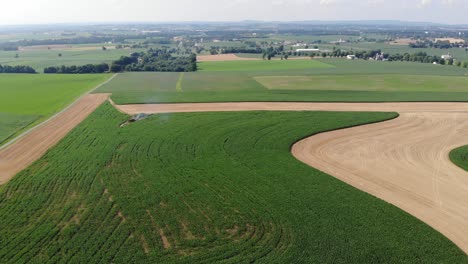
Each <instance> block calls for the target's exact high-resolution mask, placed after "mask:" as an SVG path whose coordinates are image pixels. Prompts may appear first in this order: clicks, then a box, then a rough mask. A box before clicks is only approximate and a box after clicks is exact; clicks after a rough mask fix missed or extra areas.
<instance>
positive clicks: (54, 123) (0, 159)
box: [0, 94, 109, 184]
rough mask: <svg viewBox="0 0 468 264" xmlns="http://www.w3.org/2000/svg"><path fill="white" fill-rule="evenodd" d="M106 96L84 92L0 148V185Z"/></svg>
mask: <svg viewBox="0 0 468 264" xmlns="http://www.w3.org/2000/svg"><path fill="white" fill-rule="evenodd" d="M108 97H109V95H108V94H88V95H85V96H83V97H82V98H81V99H79V100H78V101H77V102H76V103H75V104H73V105H72V106H71V107H69V108H68V109H66V110H65V111H64V112H61V113H60V114H58V115H57V116H55V117H53V118H52V119H51V120H49V121H48V122H46V123H44V124H43V125H41V126H39V127H37V128H36V129H34V130H32V131H31V132H30V133H28V134H27V135H25V136H24V137H22V138H21V139H19V140H18V141H16V142H14V143H13V144H10V145H6V146H5V147H4V148H3V149H0V184H4V183H6V182H8V181H9V180H10V179H11V178H12V177H13V176H14V175H15V174H17V173H18V172H20V171H21V170H23V169H25V168H26V167H28V166H29V165H31V164H32V163H33V162H34V161H36V160H37V159H39V158H40V157H41V156H42V155H44V153H46V151H47V150H49V149H50V148H51V147H53V146H54V145H55V144H57V142H59V141H60V140H61V139H62V138H63V137H65V136H66V135H67V134H68V132H70V131H71V130H72V129H73V128H74V127H75V126H77V125H78V124H79V123H81V122H82V121H83V120H84V119H85V118H86V117H87V116H88V115H89V114H91V113H92V112H93V111H94V110H96V108H97V107H98V106H99V105H101V104H102V103H103V102H104V101H105V100H107V98H108Z"/></svg>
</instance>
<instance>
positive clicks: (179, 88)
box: [176, 72, 185, 93]
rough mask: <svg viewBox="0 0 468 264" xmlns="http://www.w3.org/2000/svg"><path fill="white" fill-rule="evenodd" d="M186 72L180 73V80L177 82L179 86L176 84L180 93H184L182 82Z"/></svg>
mask: <svg viewBox="0 0 468 264" xmlns="http://www.w3.org/2000/svg"><path fill="white" fill-rule="evenodd" d="M184 74H185V73H184V72H181V73H180V76H179V79H178V80H177V84H176V90H177V92H178V93H181V92H183V90H182V81H183V80H184Z"/></svg>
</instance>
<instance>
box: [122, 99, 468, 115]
mask: <svg viewBox="0 0 468 264" xmlns="http://www.w3.org/2000/svg"><path fill="white" fill-rule="evenodd" d="M115 107H116V108H117V109H119V110H120V111H122V112H124V113H128V114H139V113H146V114H158V113H184V112H226V111H257V110H258V111H262V110H265V111H375V112H399V113H402V112H462V111H467V112H468V103H284V102H278V103H275V102H246V103H193V104H136V105H115Z"/></svg>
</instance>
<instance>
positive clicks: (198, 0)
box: [0, 0, 468, 25]
mask: <svg viewBox="0 0 468 264" xmlns="http://www.w3.org/2000/svg"><path fill="white" fill-rule="evenodd" d="M239 20H275V21H298V20H405V21H424V22H442V23H451V24H468V0H78V1H77V0H0V25H11V24H38V23H39V24H47V23H63V22H122V21H124V22H126V21H132V22H140V21H146V22H153V21H154V22H164V21H239Z"/></svg>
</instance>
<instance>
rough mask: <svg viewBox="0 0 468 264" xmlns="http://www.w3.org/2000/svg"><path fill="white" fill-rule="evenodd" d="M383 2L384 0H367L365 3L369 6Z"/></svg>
mask: <svg viewBox="0 0 468 264" xmlns="http://www.w3.org/2000/svg"><path fill="white" fill-rule="evenodd" d="M384 3H385V0H367V4H368V5H370V6H378V5H382V4H384Z"/></svg>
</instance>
